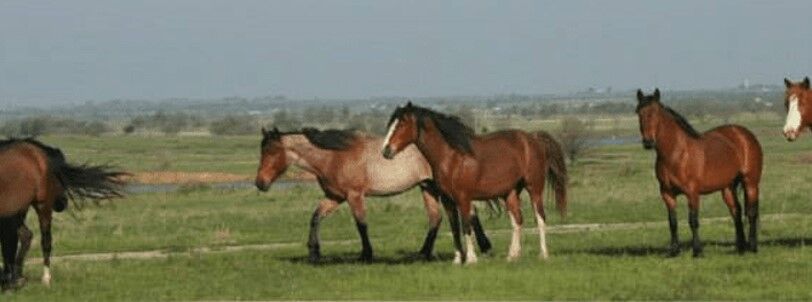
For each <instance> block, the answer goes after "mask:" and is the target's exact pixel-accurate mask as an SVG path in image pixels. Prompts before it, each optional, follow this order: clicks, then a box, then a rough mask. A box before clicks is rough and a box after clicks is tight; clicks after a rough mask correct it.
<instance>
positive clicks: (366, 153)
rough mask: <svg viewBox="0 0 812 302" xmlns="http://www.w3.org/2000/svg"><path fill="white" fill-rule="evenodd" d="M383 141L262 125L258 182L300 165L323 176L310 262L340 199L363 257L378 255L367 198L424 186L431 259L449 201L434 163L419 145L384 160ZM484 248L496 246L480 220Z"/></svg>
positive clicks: (426, 251)
mask: <svg viewBox="0 0 812 302" xmlns="http://www.w3.org/2000/svg"><path fill="white" fill-rule="evenodd" d="M382 142H383V140H382V139H380V138H376V137H373V136H369V135H365V134H361V133H356V132H354V131H350V130H325V131H320V130H316V129H312V128H305V129H302V130H301V131H296V132H287V133H283V132H280V131H279V130H278V129H276V128H274V129H273V130H271V131H267V130H265V128H263V129H262V143H261V145H260V146H261V154H260V163H259V168H258V169H257V176H256V186H257V188H258V189H260V190H262V191H267V190H268V188H269V187H270V185H271V183H273V182H274V181H275V180H276V179H277V178H278V177H279V176H280V175H282V173H284V172H285V170H287V168H288V167H289V166H290V165H294V166H297V167H299V168H301V169H303V170H305V171H307V172H309V173H311V174H313V175H315V176H316V178H317V179H318V181H319V185H320V186H321V189H322V191H323V192H324V195H325V198H324V199H323V200H322V201H321V202H320V203H319V206H318V207H317V208H316V210H315V211H314V212H313V216H312V218H311V221H310V238H309V241H308V248H309V250H310V261H311V262H318V261H319V259H320V257H321V253H320V248H319V224H320V221H321V220H322V219H323V218H325V217H326V216H327V215H329V214H331V213H332V212H333V211H334V210H335V209H336V207H338V205H339V204H341V203H342V202H344V201H349V206H350V209H351V211H352V214H353V217H354V218H355V223H356V227H357V229H358V234H359V235H360V236H361V244H362V252H361V260H364V261H369V260H371V259H372V246H371V244H370V242H369V237H368V236H367V223H366V210H365V207H364V197H366V196H389V195H395V194H399V193H401V192H404V191H407V190H409V189H411V188H413V187H415V186H418V185H419V186H420V189H421V190H422V191H423V203H424V205H425V207H426V212H427V214H428V218H429V231H428V234H427V235H426V239H425V241H424V243H423V248H422V249H421V250H420V253H421V254H422V255H423V256H424V257H425V258H427V259H430V258H431V257H432V256H431V255H432V250H433V248H434V241H435V238H436V236H437V229H438V227H439V226H440V222H441V220H442V216H441V215H440V212H439V208H438V204H437V200H438V199H439V200H440V201H442V202H443V203H444V204H448V202H450V199H448V198H447V197H443V196H442V193H441V192H440V190H439V189H437V187H436V185H435V184H434V182H433V181H432V177H431V176H432V174H431V168H430V167H429V166H428V163H426V160H425V158H423V156H422V155H421V154H420V152H419V151H417V149H414V148H412V149H409V150H407V151H406V152H404V153H403V155H401V156H398V157H397V158H396V159H395V160H393V161H390V160H386V159H384V158H383V157H382V156H381V154H380V152H378V149H379V148H380V146H381V144H382ZM474 223H475V227H476V233H477V242H478V243H479V247H480V250H482V251H483V252H487V251H488V250H490V248H491V244H490V241H488V238H487V237H486V236H485V233H484V231H483V230H482V227H481V226H480V224H479V220H478V219H476V220H475V221H474Z"/></svg>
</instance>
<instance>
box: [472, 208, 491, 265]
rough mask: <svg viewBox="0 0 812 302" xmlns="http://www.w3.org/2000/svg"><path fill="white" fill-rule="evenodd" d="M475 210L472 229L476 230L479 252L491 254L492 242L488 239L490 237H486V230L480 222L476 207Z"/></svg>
mask: <svg viewBox="0 0 812 302" xmlns="http://www.w3.org/2000/svg"><path fill="white" fill-rule="evenodd" d="M473 208H474V213H473V214H472V216H471V227H473V228H474V236H475V237H476V244H477V245H479V251H480V252H482V253H483V254H485V253H487V252H490V251H491V248H492V247H493V246H492V245H491V241H490V240H489V239H488V236H486V235H485V229H484V228H482V222H480V221H479V215H478V214H477V212H476V207H473Z"/></svg>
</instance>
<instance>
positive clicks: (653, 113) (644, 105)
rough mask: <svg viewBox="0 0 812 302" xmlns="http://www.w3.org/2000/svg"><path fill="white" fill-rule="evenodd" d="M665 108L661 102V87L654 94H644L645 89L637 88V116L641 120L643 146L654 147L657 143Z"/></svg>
mask: <svg viewBox="0 0 812 302" xmlns="http://www.w3.org/2000/svg"><path fill="white" fill-rule="evenodd" d="M660 110H663V106H662V104H660V89H654V94H652V95H644V94H643V91H642V90H640V89H638V90H637V109H636V110H635V111H636V112H637V117H638V119H639V120H640V135H641V136H642V137H643V147H644V148H646V149H652V148H654V146H656V145H657V129H658V126H659V123H660V119H661V118H662V115H661V114H660Z"/></svg>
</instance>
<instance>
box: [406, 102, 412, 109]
mask: <svg viewBox="0 0 812 302" xmlns="http://www.w3.org/2000/svg"><path fill="white" fill-rule="evenodd" d="M406 108H412V100H409V101H408V102H406Z"/></svg>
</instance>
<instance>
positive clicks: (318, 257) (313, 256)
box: [307, 254, 321, 264]
mask: <svg viewBox="0 0 812 302" xmlns="http://www.w3.org/2000/svg"><path fill="white" fill-rule="evenodd" d="M307 261H308V262H310V263H311V264H319V262H321V255H319V254H310V256H308V257H307Z"/></svg>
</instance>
